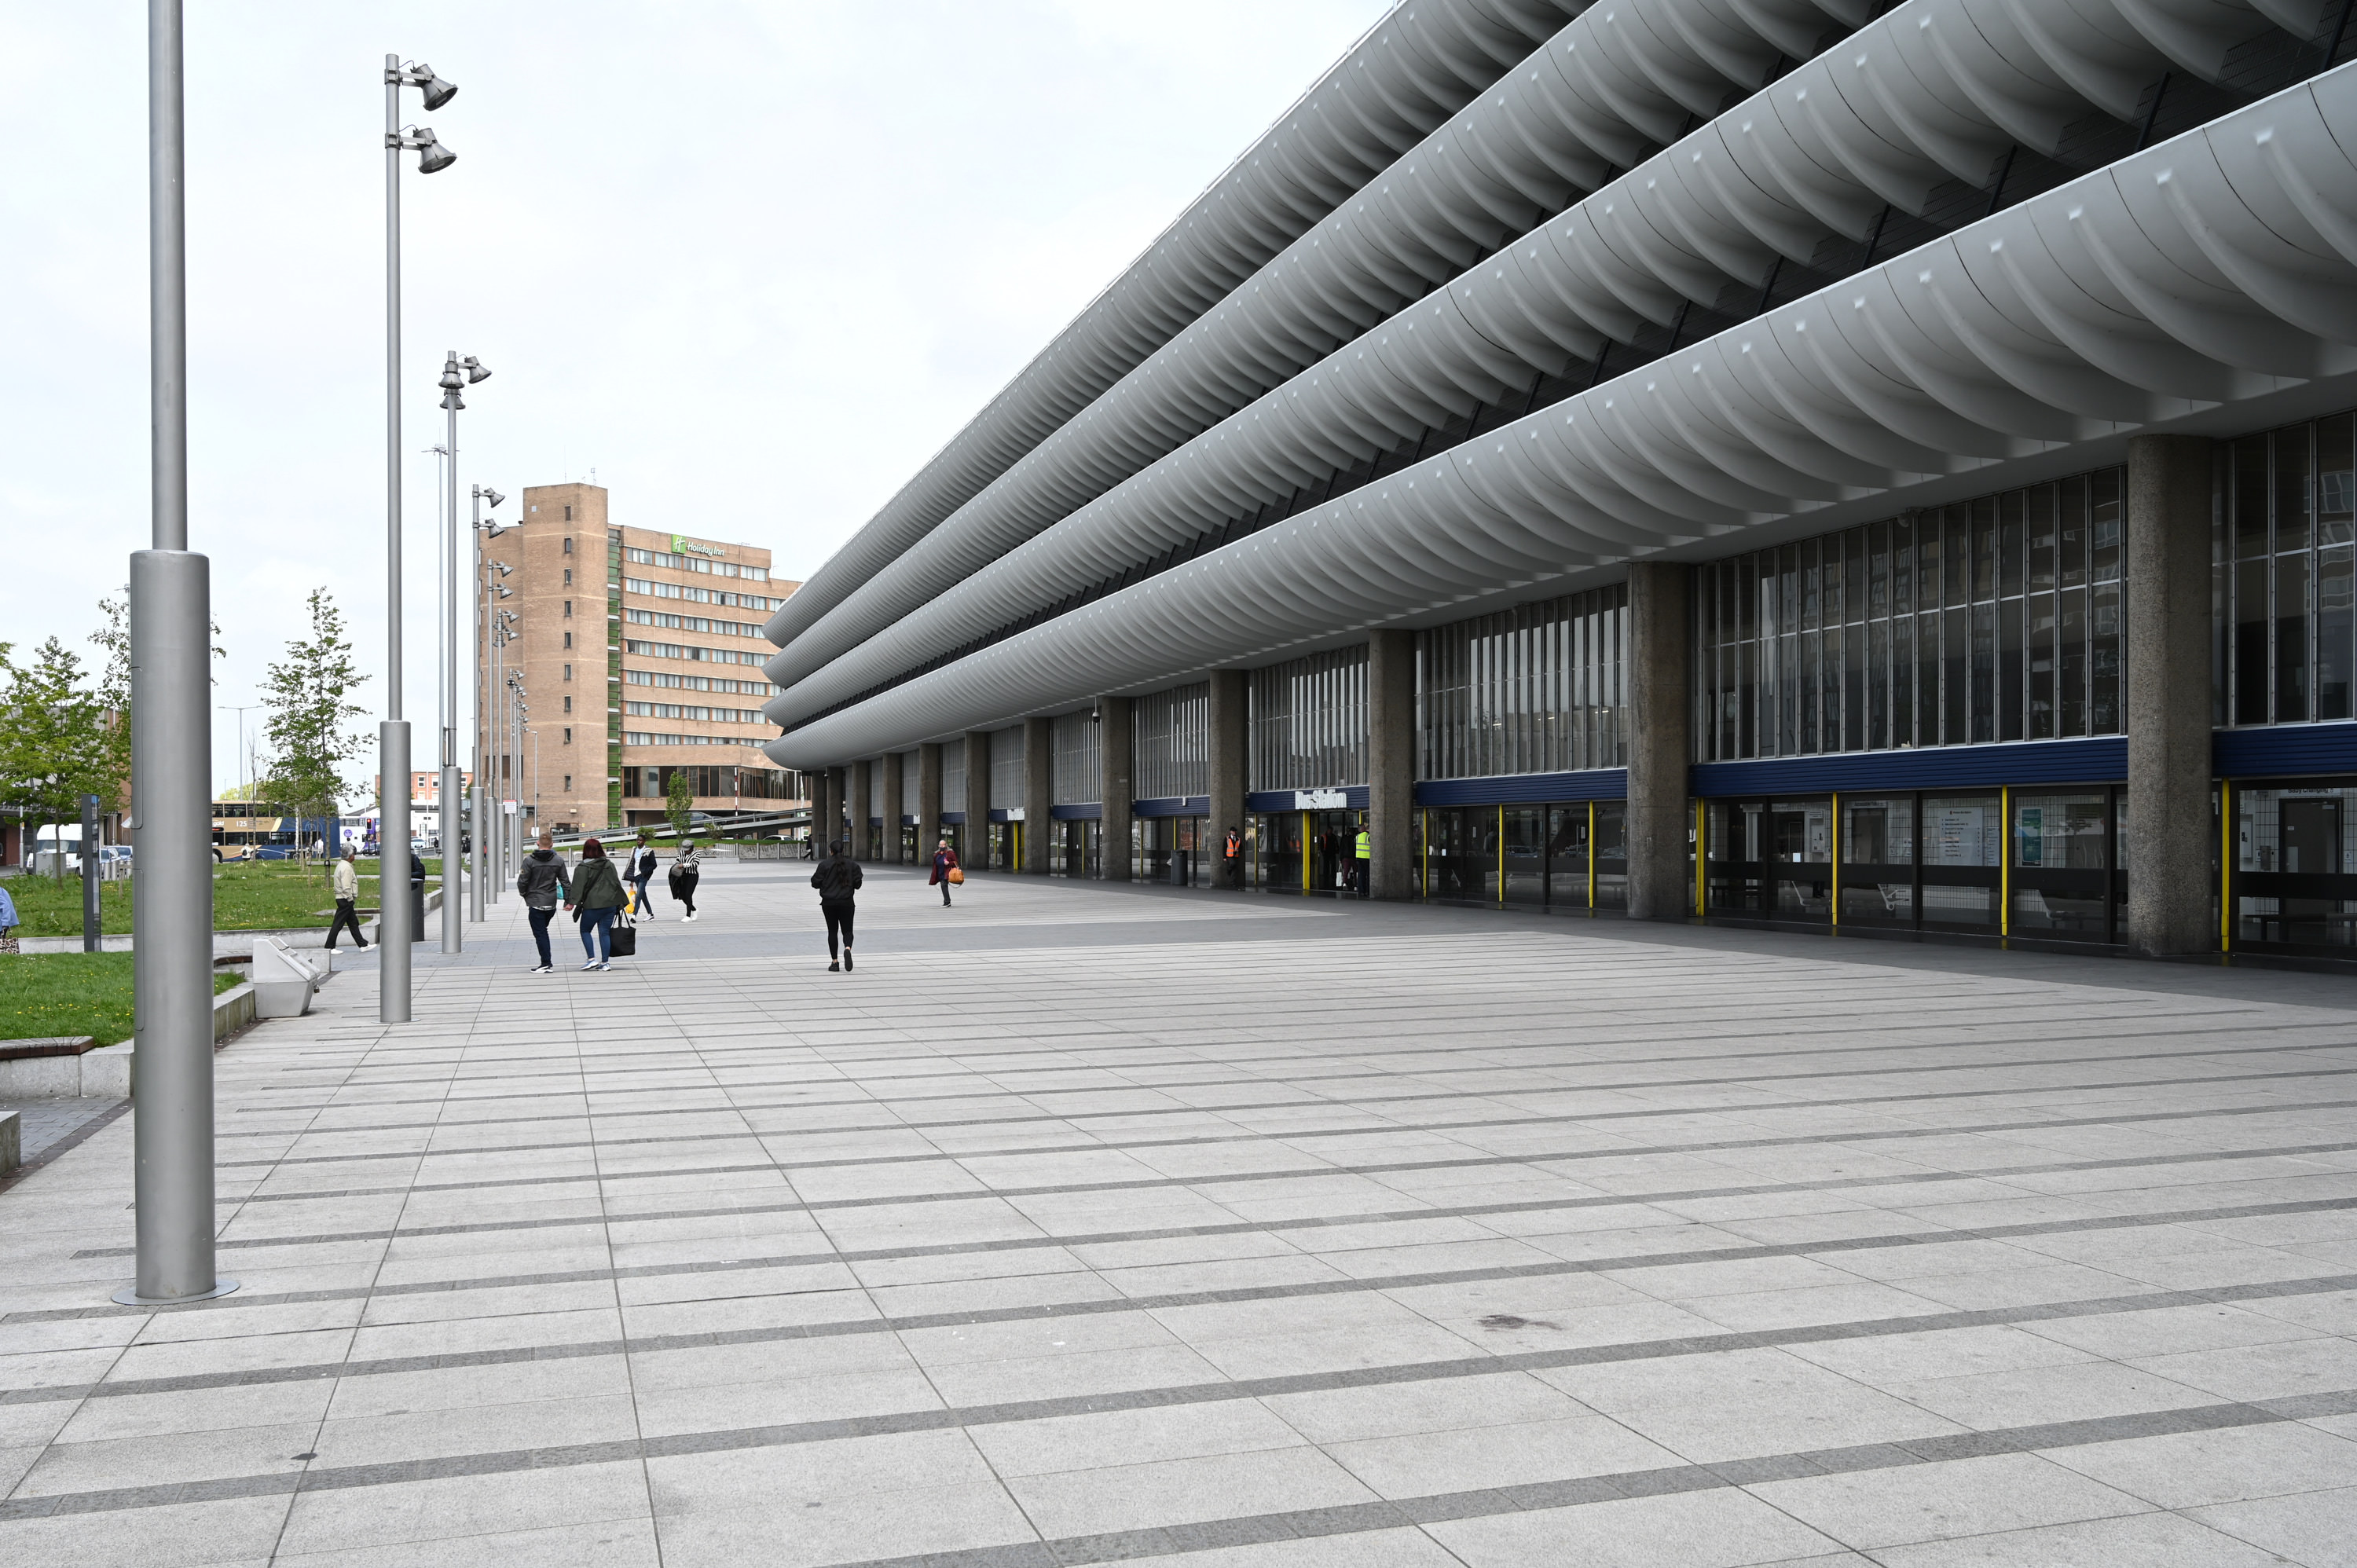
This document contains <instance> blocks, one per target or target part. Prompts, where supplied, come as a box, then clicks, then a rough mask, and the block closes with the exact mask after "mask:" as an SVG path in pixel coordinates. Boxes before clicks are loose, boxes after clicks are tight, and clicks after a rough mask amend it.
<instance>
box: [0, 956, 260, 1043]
mask: <svg viewBox="0 0 2357 1568" xmlns="http://www.w3.org/2000/svg"><path fill="white" fill-rule="evenodd" d="M132 958H133V955H132V954H130V953H127V952H49V953H19V954H18V955H17V956H16V957H15V958H0V1040H26V1039H35V1038H38V1037H39V1036H44V1035H90V1036H94V1037H96V1039H97V1041H98V1043H99V1044H100V1045H102V1046H111V1045H113V1044H114V1043H115V1042H117V1041H118V1040H127V1039H129V1038H130V1037H131V962H132ZM244 979H245V976H244V974H243V973H242V972H215V973H214V975H213V993H214V994H215V995H219V994H220V993H222V992H224V991H227V990H229V989H230V988H231V986H233V985H236V984H238V983H241V982H242V981H243V980H244Z"/></svg>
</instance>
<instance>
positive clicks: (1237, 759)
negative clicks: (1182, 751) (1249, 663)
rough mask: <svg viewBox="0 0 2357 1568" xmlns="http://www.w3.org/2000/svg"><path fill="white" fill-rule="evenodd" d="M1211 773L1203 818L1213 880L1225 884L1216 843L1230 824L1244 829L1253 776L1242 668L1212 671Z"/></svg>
mask: <svg viewBox="0 0 2357 1568" xmlns="http://www.w3.org/2000/svg"><path fill="white" fill-rule="evenodd" d="M1251 712H1252V698H1251V695H1250V688H1249V685H1248V682H1247V678H1246V676H1245V674H1244V672H1243V671H1241V670H1214V671H1211V714H1210V715H1209V716H1210V727H1211V765H1210V767H1209V768H1208V769H1207V771H1208V772H1209V773H1210V774H1211V782H1210V784H1209V786H1208V788H1209V789H1210V791H1211V816H1210V817H1209V818H1208V819H1206V821H1205V822H1204V829H1205V832H1207V833H1208V834H1209V835H1210V838H1211V843H1212V845H1213V848H1212V849H1211V850H1210V851H1209V852H1208V853H1209V854H1210V855H1211V869H1212V873H1213V875H1212V882H1213V884H1214V885H1215V886H1222V887H1224V886H1227V884H1226V882H1225V881H1224V880H1222V878H1221V877H1220V876H1219V875H1218V872H1219V870H1220V857H1219V851H1218V848H1217V845H1218V844H1219V843H1220V841H1221V840H1222V838H1224V837H1225V836H1226V834H1227V831H1228V830H1229V829H1230V828H1233V829H1235V830H1236V831H1237V832H1243V830H1244V826H1245V824H1244V792H1245V790H1246V789H1248V788H1249V787H1250V785H1249V780H1250V779H1251V776H1252V766H1251V762H1250V760H1249V759H1250V757H1251V756H1252V736H1251V727H1250V725H1249V724H1248V722H1247V721H1248V720H1249V718H1250V716H1251Z"/></svg>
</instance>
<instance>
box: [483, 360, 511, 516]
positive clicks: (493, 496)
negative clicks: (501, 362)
mask: <svg viewBox="0 0 2357 1568" xmlns="http://www.w3.org/2000/svg"><path fill="white" fill-rule="evenodd" d="M490 373H491V372H490V371H484V372H483V374H484V375H487V376H488V375H490ZM479 494H480V495H481V496H482V498H483V504H484V505H485V506H487V507H497V506H498V505H499V504H500V502H501V501H503V500H505V499H508V498H507V497H505V496H503V495H501V494H500V492H499V491H497V490H495V489H490V487H489V486H484V487H481V488H480V489H479Z"/></svg>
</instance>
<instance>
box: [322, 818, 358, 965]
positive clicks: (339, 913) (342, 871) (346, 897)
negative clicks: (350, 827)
mask: <svg viewBox="0 0 2357 1568" xmlns="http://www.w3.org/2000/svg"><path fill="white" fill-rule="evenodd" d="M335 885H336V918H335V920H334V921H333V922H332V923H331V924H330V925H329V926H328V946H329V947H331V948H332V947H334V946H335V945H336V939H337V938H338V937H339V936H341V935H342V934H343V930H344V928H345V927H346V926H350V928H351V929H352V942H353V945H355V946H356V947H358V948H359V949H360V950H361V951H362V952H366V951H367V950H368V939H367V938H366V937H364V936H362V935H361V917H360V908H359V905H360V897H361V873H360V867H359V866H357V865H354V864H353V857H352V846H351V845H350V844H346V845H345V846H344V853H343V854H342V856H341V857H340V858H339V859H338V860H337V862H336V871H335Z"/></svg>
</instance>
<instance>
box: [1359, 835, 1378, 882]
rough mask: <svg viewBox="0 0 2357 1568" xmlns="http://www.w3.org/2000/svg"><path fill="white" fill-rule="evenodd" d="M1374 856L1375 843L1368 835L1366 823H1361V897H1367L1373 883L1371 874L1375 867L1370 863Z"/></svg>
mask: <svg viewBox="0 0 2357 1568" xmlns="http://www.w3.org/2000/svg"><path fill="white" fill-rule="evenodd" d="M1374 858H1375V850H1374V844H1373V843H1372V841H1371V840H1370V839H1369V838H1368V836H1367V829H1366V826H1365V824H1364V823H1361V824H1360V827H1359V858H1358V863H1357V866H1358V877H1359V886H1358V893H1359V897H1361V898H1364V897H1367V895H1368V891H1369V888H1370V886H1371V885H1372V877H1371V876H1370V875H1369V874H1370V873H1371V872H1372V870H1373V869H1374V867H1373V866H1372V865H1370V864H1369V863H1370V862H1372V860H1373V859H1374Z"/></svg>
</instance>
